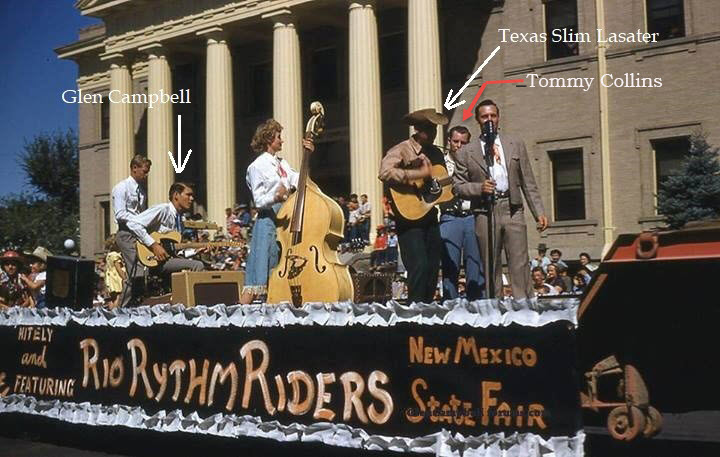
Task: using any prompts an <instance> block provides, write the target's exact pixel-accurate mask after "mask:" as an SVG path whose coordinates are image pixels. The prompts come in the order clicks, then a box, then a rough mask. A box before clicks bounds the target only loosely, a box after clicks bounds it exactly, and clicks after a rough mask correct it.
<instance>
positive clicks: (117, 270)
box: [105, 235, 127, 309]
mask: <svg viewBox="0 0 720 457" xmlns="http://www.w3.org/2000/svg"><path fill="white" fill-rule="evenodd" d="M105 250H106V251H108V253H107V256H106V257H105V268H106V270H105V287H106V288H107V292H108V294H109V295H110V306H109V307H110V309H113V308H117V307H118V305H119V304H120V295H121V294H122V289H123V282H124V281H125V280H126V279H127V272H126V271H125V265H124V264H123V260H122V255H121V254H120V252H119V251H120V248H118V245H117V243H116V242H115V235H110V236H109V237H108V239H107V240H106V241H105Z"/></svg>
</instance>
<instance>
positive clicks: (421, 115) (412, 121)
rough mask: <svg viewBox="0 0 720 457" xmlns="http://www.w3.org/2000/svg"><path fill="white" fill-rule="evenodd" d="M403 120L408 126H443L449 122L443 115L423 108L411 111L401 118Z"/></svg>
mask: <svg viewBox="0 0 720 457" xmlns="http://www.w3.org/2000/svg"><path fill="white" fill-rule="evenodd" d="M403 120H404V121H405V122H406V123H407V124H409V125H423V124H435V125H445V124H447V123H448V122H450V121H449V120H448V118H447V116H445V115H444V114H443V113H438V112H437V111H435V109H434V108H425V109H419V110H417V111H413V112H412V113H408V114H406V115H405V116H403Z"/></svg>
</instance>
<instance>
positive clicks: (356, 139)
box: [349, 0, 383, 240]
mask: <svg viewBox="0 0 720 457" xmlns="http://www.w3.org/2000/svg"><path fill="white" fill-rule="evenodd" d="M349 46H350V50H349V51H350V52H349V67H350V68H349V70H350V81H349V89H350V189H351V191H352V192H353V193H356V194H358V195H361V194H364V193H365V194H367V195H368V201H369V202H370V203H371V204H372V215H371V218H370V238H371V240H374V239H375V230H374V228H375V226H377V225H378V224H380V223H382V221H383V207H382V183H381V182H380V180H378V179H377V174H378V170H379V169H380V160H381V159H382V117H381V111H380V106H381V103H380V58H379V54H378V32H377V20H376V19H375V11H374V9H373V3H372V2H369V1H367V0H365V1H362V0H359V1H357V2H352V3H351V4H350V30H349Z"/></svg>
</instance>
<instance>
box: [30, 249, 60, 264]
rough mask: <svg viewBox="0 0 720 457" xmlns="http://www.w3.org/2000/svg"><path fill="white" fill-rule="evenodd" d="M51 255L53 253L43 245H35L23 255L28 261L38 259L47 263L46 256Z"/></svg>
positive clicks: (31, 261)
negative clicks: (30, 251)
mask: <svg viewBox="0 0 720 457" xmlns="http://www.w3.org/2000/svg"><path fill="white" fill-rule="evenodd" d="M51 255H53V254H52V252H50V251H48V250H47V249H46V248H44V247H43V246H38V247H36V248H35V250H34V251H33V252H32V253H31V254H28V253H27V252H26V253H25V257H26V258H27V259H28V261H29V262H30V263H33V262H37V261H38V260H39V261H41V262H43V263H47V258H48V257H50V256H51Z"/></svg>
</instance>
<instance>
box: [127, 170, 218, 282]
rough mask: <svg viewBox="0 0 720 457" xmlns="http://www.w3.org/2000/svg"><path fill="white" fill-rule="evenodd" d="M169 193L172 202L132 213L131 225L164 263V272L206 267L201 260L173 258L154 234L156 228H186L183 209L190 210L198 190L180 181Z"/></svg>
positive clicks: (129, 223)
mask: <svg viewBox="0 0 720 457" xmlns="http://www.w3.org/2000/svg"><path fill="white" fill-rule="evenodd" d="M168 197H169V198H170V201H169V202H167V203H160V204H158V205H154V206H153V207H151V208H150V209H147V210H145V211H143V212H142V213H140V214H137V215H134V216H131V217H130V219H129V220H128V221H127V227H128V229H129V230H130V232H131V233H132V234H133V236H134V237H135V239H136V240H140V242H141V243H143V244H144V245H145V246H147V247H149V248H150V250H151V251H152V253H153V255H154V256H155V258H156V259H157V261H158V262H160V263H161V264H162V272H163V274H170V273H174V272H177V271H183V270H192V271H201V270H204V269H205V266H204V265H203V263H202V262H200V261H199V260H192V259H180V258H171V257H170V255H169V254H168V253H167V251H165V248H164V247H163V246H162V245H161V244H160V243H158V242H156V241H155V240H153V238H152V237H151V236H150V233H152V232H160V233H165V232H172V231H178V232H182V213H184V212H187V211H190V208H191V207H192V203H193V201H195V194H194V193H193V190H192V188H191V187H190V186H189V185H188V184H185V183H181V182H176V183H174V184H173V185H172V186H170V191H169V195H168Z"/></svg>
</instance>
